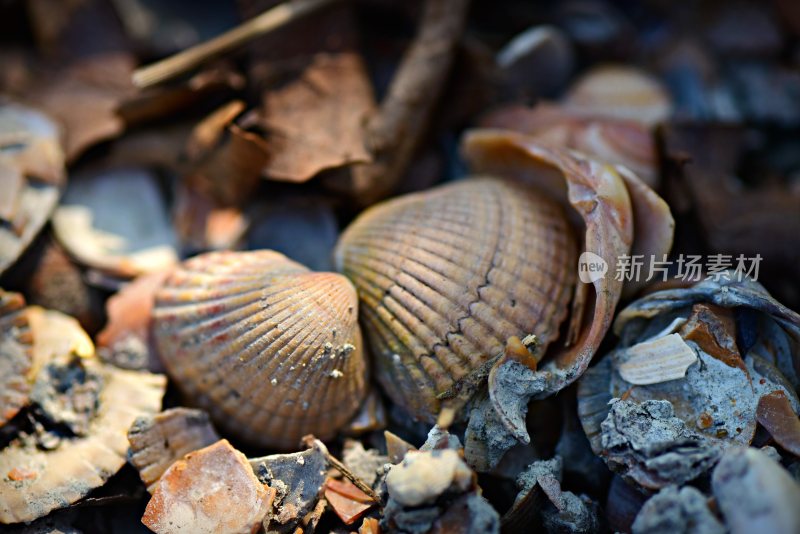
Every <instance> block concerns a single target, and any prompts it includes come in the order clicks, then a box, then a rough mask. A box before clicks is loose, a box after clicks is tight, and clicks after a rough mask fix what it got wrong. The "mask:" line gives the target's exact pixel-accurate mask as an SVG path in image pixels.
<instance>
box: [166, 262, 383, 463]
mask: <svg viewBox="0 0 800 534" xmlns="http://www.w3.org/2000/svg"><path fill="white" fill-rule="evenodd" d="M357 307H358V299H357V296H356V292H355V290H354V289H353V286H352V284H350V282H348V281H347V279H346V278H344V277H343V276H341V275H339V274H336V273H318V272H312V271H309V270H308V269H307V268H305V267H304V266H302V265H300V264H299V263H296V262H294V261H292V260H290V259H288V258H286V257H285V256H283V255H282V254H279V253H277V252H274V251H267V250H262V251H252V252H213V253H208V254H203V255H200V256H197V257H195V258H192V259H189V260H188V261H186V262H184V263H183V264H181V265H180V266H179V267H178V268H176V269H175V271H174V272H173V273H172V274H171V275H170V276H169V277H168V278H167V280H166V281H165V283H164V286H163V287H162V288H161V289H160V290H159V291H158V292H157V293H156V303H155V308H154V311H153V318H154V324H153V326H154V335H155V339H156V344H157V347H158V351H159V354H160V356H161V358H162V359H163V361H164V365H165V366H166V368H167V371H168V373H169V374H170V375H171V376H172V378H173V379H174V380H175V381H176V382H177V385H178V387H179V388H180V389H181V390H182V392H183V393H184V394H186V398H187V400H188V401H190V402H192V403H194V404H195V405H197V406H199V407H202V408H203V409H205V410H207V411H208V413H209V414H210V415H211V417H212V419H213V420H214V422H215V423H216V424H217V425H218V426H219V428H221V429H222V430H224V431H226V432H229V433H230V434H233V435H235V436H237V437H240V438H241V439H243V440H245V441H247V442H249V443H251V444H253V445H258V446H265V447H276V448H281V449H290V448H293V447H297V446H298V445H299V444H300V438H301V437H302V436H304V435H305V434H310V433H313V434H315V435H316V436H318V437H320V438H322V439H328V438H331V437H333V436H334V435H335V434H336V431H337V430H338V429H340V428H341V427H342V426H343V425H345V424H346V423H347V422H348V420H349V419H350V418H351V417H352V416H353V415H354V414H355V413H356V411H357V410H358V408H359V406H360V404H361V401H362V400H363V399H364V396H365V395H366V392H367V363H366V360H365V358H364V354H363V352H362V348H363V347H362V342H361V333H360V330H359V327H358V309H357Z"/></svg>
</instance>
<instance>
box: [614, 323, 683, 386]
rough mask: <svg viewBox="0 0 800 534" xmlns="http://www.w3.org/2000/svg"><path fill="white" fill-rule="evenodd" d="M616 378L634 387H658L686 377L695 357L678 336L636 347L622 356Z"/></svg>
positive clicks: (651, 341) (660, 338) (661, 338)
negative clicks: (619, 377)
mask: <svg viewBox="0 0 800 534" xmlns="http://www.w3.org/2000/svg"><path fill="white" fill-rule="evenodd" d="M621 357H622V358H623V359H624V363H621V364H620V365H619V368H618V369H619V374H620V376H621V377H622V378H623V380H625V381H626V382H630V383H631V384H634V385H637V386H644V385H648V384H660V383H661V382H668V381H670V380H677V379H679V378H683V377H684V376H686V370H687V369H688V368H689V366H690V365H692V364H693V363H694V362H696V361H697V355H696V354H695V352H694V351H693V350H692V348H691V347H690V346H689V345H687V344H686V342H685V341H684V340H683V339H682V338H681V336H680V335H679V334H670V335H668V336H663V337H659V338H656V339H650V340H647V341H643V342H641V343H637V344H636V345H634V346H633V347H631V348H629V349H627V350H625V351H624V353H623V354H622V355H621Z"/></svg>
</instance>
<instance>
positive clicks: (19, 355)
mask: <svg viewBox="0 0 800 534" xmlns="http://www.w3.org/2000/svg"><path fill="white" fill-rule="evenodd" d="M24 309H25V299H23V297H22V295H20V294H19V293H11V292H9V291H3V290H2V289H0V426H3V425H4V424H6V423H7V422H8V421H9V420H10V419H11V418H13V417H14V416H15V415H16V414H17V412H19V410H20V409H21V408H22V407H24V406H25V405H27V404H28V400H29V398H30V393H31V380H30V376H29V375H30V373H31V367H32V359H33V355H32V354H33V353H32V343H33V342H32V337H31V329H30V325H29V324H28V317H27V316H26V315H25V313H24V311H23V310H24Z"/></svg>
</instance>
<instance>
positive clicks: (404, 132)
mask: <svg viewBox="0 0 800 534" xmlns="http://www.w3.org/2000/svg"><path fill="white" fill-rule="evenodd" d="M468 8H469V0H427V1H426V3H425V9H424V13H423V15H422V22H421V23H420V29H419V32H418V33H417V36H416V38H415V39H414V42H413V43H412V44H411V46H410V48H409V50H408V51H407V52H406V54H405V56H404V57H403V61H402V62H401V63H400V66H399V68H398V70H397V73H396V74H395V76H394V78H393V79H392V83H391V86H390V87H389V92H388V94H387V95H386V97H385V98H384V100H383V102H382V103H381V107H380V110H379V111H378V112H377V113H376V114H375V116H374V117H372V118H371V119H370V120H369V121H368V122H367V124H366V126H365V130H366V132H365V134H366V135H365V136H364V137H365V139H366V143H367V149H368V150H369V151H370V153H371V154H372V156H373V161H372V162H371V163H368V164H365V165H361V166H356V167H355V168H354V169H353V175H354V182H355V183H354V185H355V186H356V189H357V191H356V196H357V199H358V201H359V202H360V203H362V204H364V205H368V204H371V203H373V202H375V201H376V200H380V199H381V198H383V197H385V196H386V195H388V194H390V193H391V192H392V191H393V190H394V189H395V187H396V185H397V183H398V182H399V181H400V179H401V178H402V176H403V174H404V173H405V172H406V170H407V169H408V165H409V163H410V161H411V158H412V157H413V155H414V152H415V150H416V149H417V146H418V145H419V141H420V138H421V137H422V136H423V135H424V133H425V131H426V130H427V128H428V123H429V122H430V119H431V115H432V113H433V110H434V107H435V106H436V103H437V102H438V101H439V97H440V96H441V93H442V90H443V88H444V85H445V81H446V80H447V76H448V74H449V72H450V67H451V65H452V63H453V57H454V56H455V50H456V46H457V44H458V42H459V39H460V37H461V34H462V32H463V29H464V24H465V21H466V17H467V10H468Z"/></svg>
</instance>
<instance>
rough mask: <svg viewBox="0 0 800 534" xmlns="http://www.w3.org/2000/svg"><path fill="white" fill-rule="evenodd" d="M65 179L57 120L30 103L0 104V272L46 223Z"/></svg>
mask: <svg viewBox="0 0 800 534" xmlns="http://www.w3.org/2000/svg"><path fill="white" fill-rule="evenodd" d="M64 179H65V171H64V154H63V152H62V150H61V143H60V132H59V129H58V127H57V126H56V124H55V123H54V122H53V121H52V120H51V119H50V118H48V117H47V116H46V115H44V114H42V113H40V112H39V111H36V110H34V109H32V108H28V107H24V106H20V105H17V104H12V103H7V102H2V103H0V222H2V224H0V274H2V273H3V272H4V271H5V270H6V269H7V268H8V267H9V266H10V265H11V264H12V263H14V262H15V261H16V260H17V258H18V257H19V256H20V254H22V252H23V251H24V250H25V249H26V248H27V247H28V245H30V244H31V242H32V241H33V238H34V237H36V235H37V234H38V233H39V231H40V230H41V229H42V228H43V227H44V225H45V223H47V220H48V219H49V218H50V214H51V212H52V211H53V209H54V208H55V207H56V204H57V203H58V197H59V196H60V191H59V188H60V187H61V186H62V185H63V183H64Z"/></svg>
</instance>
